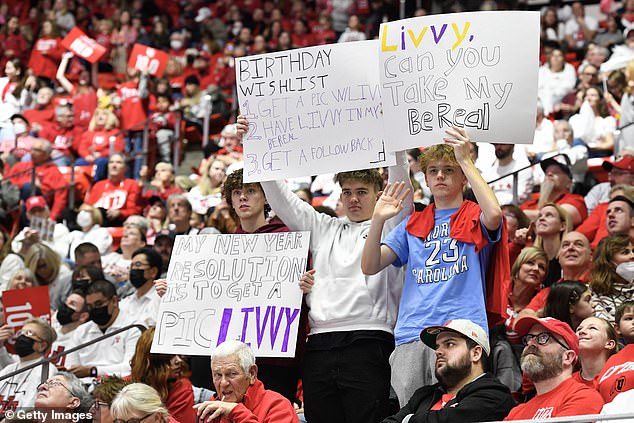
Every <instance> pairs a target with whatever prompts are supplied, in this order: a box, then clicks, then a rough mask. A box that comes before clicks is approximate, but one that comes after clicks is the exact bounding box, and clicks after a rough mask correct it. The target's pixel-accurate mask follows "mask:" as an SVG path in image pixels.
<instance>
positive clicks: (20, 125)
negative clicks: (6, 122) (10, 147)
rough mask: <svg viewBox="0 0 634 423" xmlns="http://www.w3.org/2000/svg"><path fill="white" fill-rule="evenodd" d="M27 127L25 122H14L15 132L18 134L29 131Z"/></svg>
mask: <svg viewBox="0 0 634 423" xmlns="http://www.w3.org/2000/svg"><path fill="white" fill-rule="evenodd" d="M27 129H28V128H27V127H26V125H25V124H24V123H23V122H16V123H14V124H13V133H14V134H16V135H22V134H24V133H25V132H26V131H27Z"/></svg>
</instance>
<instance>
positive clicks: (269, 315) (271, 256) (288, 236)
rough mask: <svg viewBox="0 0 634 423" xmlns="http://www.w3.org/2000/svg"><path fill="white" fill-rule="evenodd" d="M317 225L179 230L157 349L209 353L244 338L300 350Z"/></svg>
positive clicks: (271, 350) (265, 350)
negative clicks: (262, 230) (224, 231)
mask: <svg viewBox="0 0 634 423" xmlns="http://www.w3.org/2000/svg"><path fill="white" fill-rule="evenodd" d="M309 241H310V232H281V233H267V234H234V235H179V236H177V237H176V240H175V243H174V248H173V250H172V256H171V259H170V265H169V269H168V271H167V281H168V286H167V292H166V293H165V295H164V296H163V297H162V298H161V304H160V308H159V314H158V316H157V325H156V332H155V335H154V340H153V343H152V350H151V351H152V352H153V353H166V354H185V355H207V356H208V355H210V354H211V352H212V351H213V350H214V349H215V348H216V347H217V346H218V345H220V344H221V343H222V342H224V341H226V340H230V339H233V340H239V341H242V342H245V343H247V344H249V345H251V347H252V348H253V350H254V352H255V354H256V355H257V356H258V357H294V356H295V344H296V340H297V333H298V327H299V318H300V310H301V304H302V292H301V290H300V289H299V285H298V282H299V278H300V277H301V275H302V274H303V273H304V272H305V271H306V265H307V260H308V246H309Z"/></svg>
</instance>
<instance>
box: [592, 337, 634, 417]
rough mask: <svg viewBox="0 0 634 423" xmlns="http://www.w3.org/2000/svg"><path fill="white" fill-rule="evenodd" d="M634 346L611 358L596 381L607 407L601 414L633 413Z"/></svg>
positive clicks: (628, 345)
mask: <svg viewBox="0 0 634 423" xmlns="http://www.w3.org/2000/svg"><path fill="white" fill-rule="evenodd" d="M633 363H634V344H627V345H626V346H625V347H624V348H623V349H622V350H621V351H619V352H618V353H616V354H614V355H613V356H611V357H610V358H609V359H608V361H607V362H606V363H605V365H604V366H603V369H602V370H601V373H599V375H598V376H597V378H596V379H595V387H596V389H597V390H598V391H599V393H600V394H601V396H602V397H603V400H604V401H605V404H606V407H604V409H603V410H602V411H601V413H606V414H607V413H610V414H620V413H625V412H631V409H632V402H631V401H632V399H633V398H634V396H633V395H632V394H633V393H634V366H633V365H632V364H633Z"/></svg>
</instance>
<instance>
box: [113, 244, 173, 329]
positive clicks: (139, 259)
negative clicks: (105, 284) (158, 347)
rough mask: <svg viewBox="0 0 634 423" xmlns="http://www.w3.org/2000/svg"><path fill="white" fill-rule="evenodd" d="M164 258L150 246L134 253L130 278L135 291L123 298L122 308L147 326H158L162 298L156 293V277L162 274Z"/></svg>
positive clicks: (130, 316) (131, 317)
mask: <svg viewBox="0 0 634 423" xmlns="http://www.w3.org/2000/svg"><path fill="white" fill-rule="evenodd" d="M162 268H163V259H161V256H160V255H159V253H157V252H156V251H154V250H153V249H152V248H150V247H143V248H139V249H138V250H136V251H135V252H134V253H132V262H131V263H130V273H129V277H128V280H129V281H130V283H131V284H132V286H134V293H133V294H132V295H130V296H128V297H126V298H124V299H123V300H121V310H122V311H123V312H124V313H125V314H126V315H127V316H128V317H129V318H130V319H132V320H136V321H138V322H142V323H143V324H144V325H145V326H147V327H150V326H156V316H157V315H158V308H159V303H160V302H161V298H160V297H159V296H158V295H157V294H156V289H155V288H154V283H153V281H154V279H157V278H158V277H159V276H161V269H162Z"/></svg>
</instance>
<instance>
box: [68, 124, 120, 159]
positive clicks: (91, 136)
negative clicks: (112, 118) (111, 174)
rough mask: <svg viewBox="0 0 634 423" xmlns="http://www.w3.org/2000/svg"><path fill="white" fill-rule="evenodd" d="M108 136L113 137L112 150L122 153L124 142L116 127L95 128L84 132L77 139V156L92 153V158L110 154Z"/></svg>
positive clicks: (85, 155)
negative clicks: (109, 128) (107, 128)
mask: <svg viewBox="0 0 634 423" xmlns="http://www.w3.org/2000/svg"><path fill="white" fill-rule="evenodd" d="M110 138H114V140H115V141H114V152H116V153H123V150H124V148H125V143H124V141H123V137H122V136H121V134H120V130H119V129H118V128H115V129H111V130H109V131H105V130H101V131H99V130H97V131H88V132H84V133H83V134H82V136H81V138H80V139H79V143H78V145H77V152H78V153H79V157H87V156H88V155H92V156H93V157H94V158H98V157H108V156H110Z"/></svg>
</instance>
